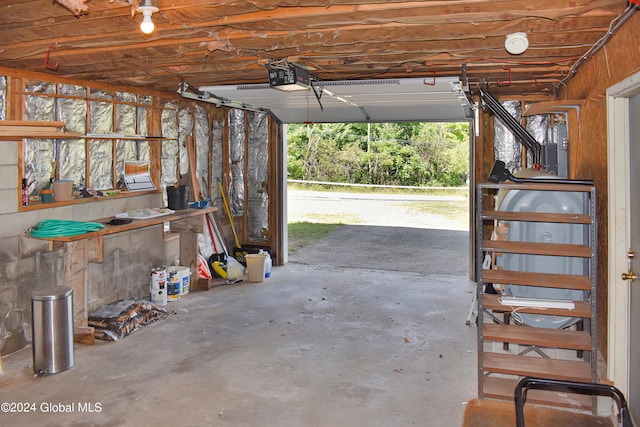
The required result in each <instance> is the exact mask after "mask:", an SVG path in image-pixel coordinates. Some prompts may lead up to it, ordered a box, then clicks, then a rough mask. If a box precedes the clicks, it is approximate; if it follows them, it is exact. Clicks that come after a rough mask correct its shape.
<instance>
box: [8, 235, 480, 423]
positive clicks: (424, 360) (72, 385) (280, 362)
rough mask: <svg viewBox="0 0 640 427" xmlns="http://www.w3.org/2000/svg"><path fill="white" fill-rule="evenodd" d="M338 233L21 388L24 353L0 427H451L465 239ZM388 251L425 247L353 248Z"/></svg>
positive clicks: (471, 360) (463, 391)
mask: <svg viewBox="0 0 640 427" xmlns="http://www.w3.org/2000/svg"><path fill="white" fill-rule="evenodd" d="M341 230H342V231H340V230H338V231H337V232H336V233H334V234H333V235H331V236H329V237H328V238H327V239H324V240H323V241H320V242H318V244H316V245H313V246H312V247H307V248H302V249H300V250H299V251H297V252H296V253H295V254H293V255H292V257H291V258H290V262H289V263H288V264H287V265H286V266H283V267H275V268H274V271H273V275H272V277H271V278H269V279H266V280H265V281H264V282H262V283H249V282H243V283H241V284H237V285H227V286H220V287H216V288H213V289H211V290H209V291H205V292H192V293H190V294H189V295H187V296H185V297H183V298H182V300H180V301H177V302H170V303H169V305H168V308H169V309H171V310H173V311H175V314H173V315H171V316H169V318H167V319H165V320H162V321H159V322H157V323H155V324H152V325H149V326H146V327H144V328H142V329H141V330H140V331H138V332H136V333H134V334H132V335H131V336H129V337H126V338H124V339H123V340H121V341H119V342H115V343H113V342H97V343H96V344H95V345H93V346H87V345H78V344H76V346H75V365H74V366H73V367H72V368H71V369H69V370H67V371H64V372H60V373H57V374H54V375H50V376H46V377H44V378H34V377H33V375H32V361H31V349H30V348H27V349H25V350H23V351H20V352H18V353H14V354H12V355H9V356H6V357H5V358H4V359H3V361H4V368H5V373H4V375H3V376H1V377H0V402H15V403H20V404H24V403H27V404H30V409H34V410H35V411H34V412H30V413H2V412H0V425H11V426H23V425H24V426H55V425H64V426H147V425H158V426H168V425H176V426H267V427H269V426H278V427H288V426H291V427H300V426H305V427H306V426H346V425H349V426H367V427H369V426H413V425H415V426H436V427H437V426H455V425H461V422H462V416H463V412H464V408H465V404H466V402H468V401H469V400H470V399H472V398H474V397H476V395H477V385H476V384H477V382H476V381H477V380H476V375H477V374H476V372H477V369H476V328H475V327H469V326H466V325H465V321H466V318H467V314H468V310H469V304H470V302H471V299H472V296H473V292H474V286H475V285H474V284H473V283H472V282H470V281H469V280H468V274H467V270H468V265H467V253H466V251H467V247H468V245H467V241H466V239H467V237H466V233H464V232H449V233H453V234H445V235H443V234H441V233H443V232H442V230H429V229H410V228H392V227H365V226H356V227H351V226H348V227H347V228H343V229H341ZM398 233H404V235H402V234H398ZM447 236H448V237H447ZM443 239H444V240H443ZM403 240H404V241H405V242H406V241H414V242H415V241H421V242H433V244H434V247H435V249H433V250H429V245H428V244H425V245H415V248H413V251H412V252H411V253H410V254H406V253H404V252H403V251H396V250H394V245H391V244H390V245H388V246H387V247H386V251H384V250H378V251H377V252H375V253H373V252H368V251H367V250H366V249H367V244H366V243H364V244H363V243H362V242H367V241H368V242H370V244H373V243H372V242H383V243H384V242H391V241H394V242H395V241H403ZM354 241H357V242H361V243H359V244H358V246H357V247H355V246H353V245H354V243H353V242H354ZM443 242H447V244H443ZM363 245H364V246H363ZM336 248H340V250H339V251H338V250H337V249H336ZM419 248H422V249H419ZM341 254H342V255H341ZM349 254H351V255H349ZM394 256H397V257H398V259H395V260H394ZM400 258H401V259H400ZM407 258H409V259H407ZM401 263H405V264H406V265H407V266H409V265H412V266H413V267H414V268H404V269H403V268H401V267H400V266H401ZM0 409H2V408H0ZM56 409H64V410H67V411H68V412H66V413H60V412H52V411H54V410H56ZM89 409H92V410H93V411H94V412H89V411H88V410H89ZM47 411H48V412H47Z"/></svg>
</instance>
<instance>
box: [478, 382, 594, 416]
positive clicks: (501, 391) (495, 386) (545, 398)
mask: <svg viewBox="0 0 640 427" xmlns="http://www.w3.org/2000/svg"><path fill="white" fill-rule="evenodd" d="M517 382H518V379H517V378H516V379H512V378H496V377H487V378H485V380H484V381H483V389H482V392H483V395H484V396H485V397H488V398H491V399H500V400H509V401H513V400H514V399H515V397H514V390H515V388H516V384H517ZM527 402H530V403H537V404H542V405H552V406H564V407H569V408H576V409H591V408H592V407H593V400H592V399H591V397H589V396H585V395H579V394H570V393H557V392H552V391H544V390H531V391H529V392H528V393H527Z"/></svg>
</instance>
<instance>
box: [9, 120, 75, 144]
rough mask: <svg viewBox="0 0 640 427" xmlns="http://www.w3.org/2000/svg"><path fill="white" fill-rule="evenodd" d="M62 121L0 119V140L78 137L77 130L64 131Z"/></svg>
mask: <svg viewBox="0 0 640 427" xmlns="http://www.w3.org/2000/svg"><path fill="white" fill-rule="evenodd" d="M64 128H65V123H64V122H45V121H21V120H0V140H17V139H22V138H34V139H37V138H43V139H56V138H60V139H64V138H78V137H79V136H80V135H81V134H80V133H78V132H66V131H65V130H64Z"/></svg>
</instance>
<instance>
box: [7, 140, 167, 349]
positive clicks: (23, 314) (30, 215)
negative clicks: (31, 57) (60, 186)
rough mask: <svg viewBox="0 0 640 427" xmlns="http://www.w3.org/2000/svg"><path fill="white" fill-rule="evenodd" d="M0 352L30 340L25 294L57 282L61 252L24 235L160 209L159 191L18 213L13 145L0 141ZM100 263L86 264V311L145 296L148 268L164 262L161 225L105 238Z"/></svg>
mask: <svg viewBox="0 0 640 427" xmlns="http://www.w3.org/2000/svg"><path fill="white" fill-rule="evenodd" d="M0 153H1V154H2V155H0V353H1V354H2V355H6V354H9V353H12V352H14V351H16V350H19V349H21V348H23V347H25V346H26V345H28V344H29V343H30V341H31V294H32V293H33V291H34V290H35V289H37V288H40V287H45V286H52V285H58V286H59V285H65V283H63V279H62V278H63V267H64V264H63V258H62V250H55V251H50V245H49V242H47V241H43V240H37V239H32V238H29V237H26V236H25V231H26V230H27V229H29V228H30V227H33V226H34V225H36V224H37V223H38V222H39V221H41V220H43V219H72V220H77V221H90V220H95V219H99V218H103V217H108V216H112V215H115V214H116V213H119V212H126V211H128V210H131V209H136V208H142V207H148V206H162V193H155V194H146V195H140V196H135V197H129V198H121V199H113V200H100V201H95V202H89V203H81V204H75V205H69V206H63V207H57V208H48V209H40V210H33V211H27V212H18V206H19V203H20V194H19V185H18V184H19V183H18V142H14V141H0ZM103 254H104V262H103V263H102V264H90V265H89V277H88V284H89V286H88V304H89V310H92V309H95V308H97V307H99V306H101V305H103V304H106V303H109V302H113V301H116V300H119V299H123V298H129V297H136V298H148V292H149V275H150V270H151V268H153V267H155V266H158V265H162V264H165V259H166V258H167V257H166V256H165V250H164V244H163V230H162V226H154V227H149V228H145V229H141V230H135V231H130V232H125V233H122V234H116V235H112V236H108V237H105V239H104V247H103Z"/></svg>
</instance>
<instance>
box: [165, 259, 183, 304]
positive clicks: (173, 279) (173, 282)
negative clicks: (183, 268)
mask: <svg viewBox="0 0 640 427" xmlns="http://www.w3.org/2000/svg"><path fill="white" fill-rule="evenodd" d="M167 277H168V279H167V301H178V300H180V291H181V288H182V280H180V273H179V271H178V267H175V266H172V267H169V268H167Z"/></svg>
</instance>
